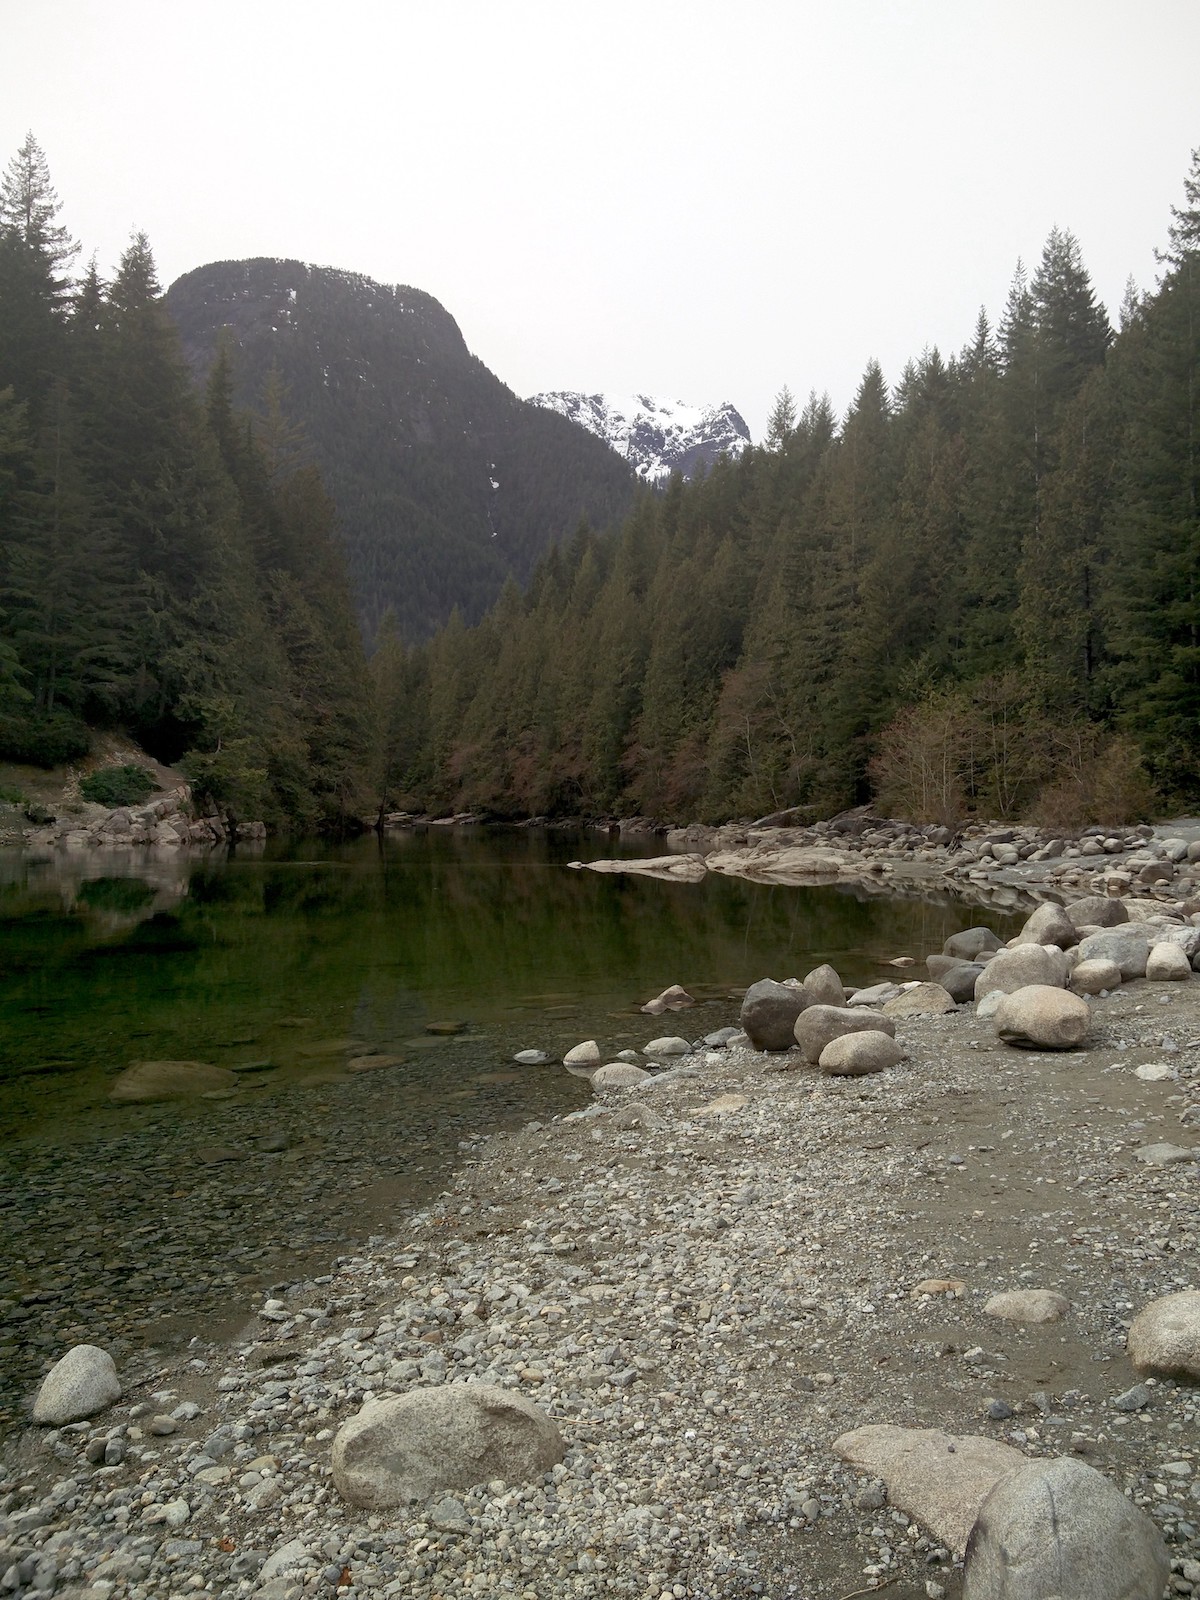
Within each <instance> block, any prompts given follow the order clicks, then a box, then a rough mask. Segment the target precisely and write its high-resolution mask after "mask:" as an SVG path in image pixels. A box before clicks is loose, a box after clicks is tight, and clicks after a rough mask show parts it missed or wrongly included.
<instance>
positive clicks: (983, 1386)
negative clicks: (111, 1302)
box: [0, 978, 1200, 1600]
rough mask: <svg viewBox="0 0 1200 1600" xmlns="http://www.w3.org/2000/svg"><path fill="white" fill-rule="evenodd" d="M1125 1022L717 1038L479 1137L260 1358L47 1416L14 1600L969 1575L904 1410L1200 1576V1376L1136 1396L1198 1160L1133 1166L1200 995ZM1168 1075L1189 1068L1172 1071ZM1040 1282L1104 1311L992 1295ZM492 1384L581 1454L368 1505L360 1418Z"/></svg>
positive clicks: (658, 1598)
mask: <svg viewBox="0 0 1200 1600" xmlns="http://www.w3.org/2000/svg"><path fill="white" fill-rule="evenodd" d="M1088 1004H1089V1007H1090V1008H1091V1010H1092V1014H1093V1027H1092V1031H1091V1034H1090V1036H1089V1043H1090V1048H1089V1049H1087V1050H1086V1051H1081V1052H1069V1053H1067V1052H1063V1053H1057V1054H1053V1055H1050V1054H1044V1055H1043V1054H1039V1053H1037V1052H1029V1051H1021V1052H1018V1051H1014V1050H1011V1049H1009V1048H1007V1047H1005V1046H1003V1045H1001V1044H998V1043H997V1042H996V1039H995V1035H994V1032H993V1030H992V1028H991V1027H990V1026H988V1025H987V1024H984V1023H980V1022H979V1021H977V1020H976V1018H975V1016H974V1014H973V1012H972V1011H971V1009H970V1008H969V1007H967V1008H963V1009H961V1010H959V1011H957V1012H956V1013H953V1014H951V1015H947V1016H932V1017H915V1018H899V1019H897V1037H898V1038H899V1040H900V1041H901V1043H902V1044H903V1046H904V1048H905V1050H906V1052H907V1058H906V1060H905V1061H903V1062H902V1063H900V1064H898V1065H897V1066H895V1067H892V1068H889V1069H888V1070H887V1071H885V1072H882V1073H879V1074H877V1075H874V1076H872V1077H869V1078H865V1079H838V1078H827V1077H825V1076H824V1075H823V1074H821V1073H819V1072H818V1071H817V1070H816V1069H815V1068H813V1067H811V1066H808V1065H805V1064H804V1063H802V1062H801V1060H800V1055H799V1052H798V1051H796V1052H788V1053H784V1054H771V1055H764V1054H759V1053H757V1052H754V1051H752V1050H749V1049H748V1048H745V1047H739V1046H738V1045H737V1044H733V1045H731V1046H727V1047H726V1048H720V1049H713V1048H708V1047H706V1046H704V1045H703V1044H701V1045H700V1047H699V1048H698V1049H696V1050H695V1051H694V1052H693V1054H691V1055H690V1056H688V1057H686V1058H683V1059H682V1060H681V1061H678V1062H676V1063H675V1064H673V1066H672V1067H671V1069H670V1070H668V1071H665V1072H662V1073H658V1074H656V1075H655V1076H654V1077H653V1078H651V1079H647V1080H646V1082H645V1083H643V1084H640V1085H637V1086H635V1087H632V1088H629V1089H622V1090H617V1091H614V1092H611V1093H608V1094H606V1095H605V1096H604V1098H603V1101H602V1102H599V1101H597V1102H596V1103H595V1104H588V1105H587V1106H586V1107H585V1108H584V1109H583V1110H581V1111H578V1112H574V1113H572V1114H570V1115H565V1116H564V1115H559V1116H554V1117H552V1118H549V1119H547V1120H546V1121H544V1122H542V1123H535V1124H532V1125H530V1126H529V1127H527V1128H525V1129H524V1130H522V1131H520V1132H518V1133H514V1134H503V1135H498V1136H495V1137H492V1138H489V1139H483V1138H477V1137H472V1138H470V1139H468V1140H465V1141H464V1146H463V1149H462V1152H461V1154H462V1160H461V1164H460V1166H459V1168H458V1171H457V1174H456V1176H455V1177H454V1179H453V1182H452V1184H451V1186H450V1188H448V1189H447V1190H446V1192H445V1193H444V1194H442V1195H441V1196H439V1197H438V1198H437V1199H436V1200H434V1201H433V1202H432V1203H430V1204H427V1205H426V1206H425V1207H424V1208H423V1209H420V1210H418V1211H416V1212H415V1213H413V1214H412V1215H411V1217H410V1218H409V1219H408V1221H407V1223H406V1225H405V1226H404V1228H403V1230H402V1232H401V1233H400V1234H399V1235H398V1236H394V1237H382V1236H378V1237H374V1238H372V1239H371V1241H370V1242H369V1244H368V1246H367V1248H365V1249H364V1250H361V1251H359V1252H357V1253H355V1254H352V1255H341V1256H339V1257H338V1258H337V1259H336V1261H334V1262H333V1263H331V1264H329V1265H330V1270H328V1271H322V1272H319V1273H316V1274H315V1275H312V1276H297V1277H296V1278H295V1279H294V1280H286V1279H285V1280H282V1281H279V1282H278V1283H276V1284H275V1285H274V1286H273V1288H272V1289H271V1290H270V1292H268V1293H264V1294H256V1296H255V1297H254V1299H253V1302H252V1303H251V1302H249V1301H247V1302H246V1303H245V1305H244V1310H245V1312H247V1313H253V1317H252V1321H251V1323H250V1324H249V1325H248V1326H247V1327H246V1328H245V1329H244V1330H243V1332H242V1334H241V1335H240V1336H239V1337H238V1338H237V1339H236V1340H235V1341H234V1342H233V1343H231V1344H228V1343H218V1342H209V1341H202V1340H199V1339H197V1340H195V1341H193V1343H192V1344H191V1345H190V1346H189V1347H188V1348H186V1349H185V1350H183V1351H182V1352H180V1353H179V1354H178V1355H177V1356H173V1357H170V1358H167V1359H163V1358H161V1357H144V1358H142V1362H141V1365H139V1363H138V1360H136V1359H134V1358H132V1357H131V1358H130V1360H129V1362H128V1364H125V1365H123V1366H122V1379H123V1381H124V1384H125V1394H124V1397H123V1399H122V1401H121V1402H120V1403H119V1404H117V1405H115V1406H114V1407H112V1409H111V1410H109V1411H108V1412H105V1413H103V1414H102V1415H101V1416H99V1417H96V1418H93V1419H92V1420H91V1421H89V1422H85V1423H79V1424H75V1425H71V1426H67V1427H64V1428H61V1429H49V1430H34V1429H32V1428H30V1429H27V1430H24V1431H21V1432H19V1433H17V1434H16V1435H15V1436H14V1437H13V1438H12V1439H11V1440H10V1441H9V1443H8V1445H7V1447H6V1449H5V1452H4V1455H3V1458H2V1461H3V1464H2V1466H0V1479H2V1481H0V1541H2V1542H0V1595H14V1596H16V1597H18V1600H35V1597H42V1596H51V1595H53V1596H58V1597H62V1596H72V1597H76V1600H80V1597H86V1600H101V1597H105V1600H182V1597H184V1596H186V1597H189V1600H196V1597H201V1596H211V1597H213V1600H217V1597H222V1600H224V1597H240V1596H258V1597H259V1600H293V1597H299V1596H310V1595H311V1596H332V1595H334V1594H337V1595H341V1596H345V1597H348V1600H356V1597H366V1596H371V1597H381V1600H382V1597H388V1600H391V1597H399V1596H403V1597H405V1600H434V1597H437V1596H440V1597H443V1600H445V1597H449V1596H460V1595H461V1596H467V1595H479V1596H482V1595H487V1596H492V1595H512V1596H519V1597H522V1600H548V1597H558V1596H564V1597H565V1596H601V1595H605V1596H608V1595H617V1596H631V1597H633V1596H636V1597H639V1600H663V1597H666V1596H671V1597H672V1600H690V1597H695V1600H734V1597H749V1596H752V1595H753V1596H766V1597H773V1600H784V1597H788V1596H790V1597H795V1600H829V1597H839V1596H843V1595H849V1594H851V1593H860V1594H861V1593H870V1592H872V1590H873V1589H875V1588H881V1587H886V1588H887V1590H888V1593H889V1595H890V1596H892V1597H893V1600H920V1597H926V1596H932V1597H936V1596H937V1595H945V1596H948V1597H953V1596H955V1595H957V1594H958V1592H959V1588H960V1573H959V1571H958V1570H957V1569H956V1567H955V1564H954V1562H953V1560H952V1559H951V1557H950V1556H949V1554H948V1552H947V1551H946V1550H945V1549H944V1548H942V1547H941V1546H940V1545H939V1544H938V1543H937V1541H936V1539H934V1538H932V1537H931V1536H930V1535H929V1534H927V1533H926V1532H925V1531H924V1530H923V1529H921V1528H920V1527H919V1526H918V1525H916V1524H915V1523H912V1522H911V1521H910V1520H909V1518H908V1517H907V1516H905V1515H903V1514H901V1513H899V1512H896V1511H895V1510H894V1509H892V1508H890V1507H889V1506H888V1504H887V1501H886V1497H885V1495H884V1493H883V1491H882V1489H881V1487H880V1485H879V1484H878V1483H875V1482H872V1481H870V1480H867V1479H864V1478H862V1477H860V1476H859V1475H858V1474H856V1473H855V1472H854V1471H853V1470H851V1469H850V1468H848V1467H846V1466H844V1465H843V1464H842V1463H841V1462H839V1461H838V1460H837V1459H836V1458H835V1457H834V1455H833V1453H832V1451H831V1449H830V1443H831V1441H832V1440H833V1439H834V1438H836V1437H837V1436H838V1435H839V1434H841V1433H844V1432H845V1431H847V1430H849V1429H852V1428H856V1427H860V1426H863V1425H866V1424H869V1423H898V1424H901V1425H905V1426H913V1427H939V1428H945V1429H947V1430H948V1431H951V1432H955V1433H977V1434H981V1435H984V1436H987V1437H989V1438H993V1439H996V1440H999V1441H1002V1442H1004V1443H1007V1444H1010V1445H1013V1446H1015V1447H1017V1448H1018V1449H1020V1450H1021V1451H1022V1452H1023V1453H1024V1454H1025V1455H1026V1456H1028V1457H1031V1458H1037V1457H1043V1456H1056V1455H1064V1454H1067V1455H1070V1454H1073V1455H1076V1456H1078V1457H1080V1458H1082V1459H1084V1460H1085V1461H1086V1462H1087V1463H1088V1464H1089V1465H1091V1466H1093V1467H1096V1468H1098V1469H1099V1470H1100V1471H1102V1472H1104V1473H1105V1474H1106V1475H1107V1476H1109V1477H1110V1478H1111V1479H1112V1480H1113V1481H1114V1482H1115V1484H1116V1485H1117V1487H1118V1488H1119V1489H1120V1490H1122V1491H1123V1492H1125V1493H1126V1494H1128V1495H1130V1496H1131V1497H1132V1499H1133V1500H1134V1502H1135V1503H1136V1504H1138V1505H1140V1506H1142V1507H1143V1508H1144V1509H1145V1510H1146V1511H1147V1512H1148V1513H1149V1514H1150V1515H1151V1516H1152V1517H1153V1518H1154V1520H1155V1521H1156V1523H1157V1524H1158V1526H1159V1527H1160V1529H1161V1530H1162V1532H1163V1534H1164V1537H1165V1538H1166V1539H1167V1541H1168V1545H1169V1548H1170V1550H1171V1554H1172V1557H1173V1577H1172V1590H1171V1592H1172V1593H1175V1594H1183V1595H1186V1594H1191V1593H1194V1592H1196V1591H1197V1589H1200V1536H1198V1527H1200V1450H1198V1449H1197V1446H1196V1443H1195V1441H1196V1437H1197V1435H1196V1424H1197V1420H1198V1417H1197V1410H1198V1407H1197V1394H1196V1391H1195V1389H1193V1388H1190V1387H1186V1386H1183V1385H1177V1384H1175V1383H1173V1382H1170V1381H1164V1380H1158V1381H1155V1380H1152V1379H1145V1380H1142V1381H1140V1382H1138V1381H1136V1378H1137V1375H1136V1374H1135V1373H1134V1371H1133V1369H1132V1367H1131V1365H1130V1364H1129V1362H1128V1359H1127V1357H1126V1356H1125V1353H1124V1340H1125V1333H1126V1330H1127V1328H1128V1325H1129V1322H1130V1320H1131V1319H1132V1317H1133V1316H1134V1314H1135V1313H1136V1312H1137V1311H1138V1310H1139V1309H1140V1308H1141V1307H1142V1306H1143V1305H1145V1304H1146V1303H1147V1301H1148V1300H1150V1299H1152V1298H1154V1297H1156V1296H1159V1295H1162V1294H1167V1293H1172V1292H1175V1291H1177V1290H1179V1289H1182V1288H1188V1287H1193V1286H1195V1279H1194V1266H1193V1263H1194V1261H1195V1251H1196V1244H1197V1235H1198V1234H1200V1215H1198V1208H1197V1198H1198V1196H1200V1164H1198V1163H1197V1161H1196V1160H1195V1159H1194V1158H1193V1159H1191V1160H1185V1161H1180V1162H1175V1163H1172V1164H1171V1165H1168V1166H1165V1167H1155V1166H1147V1165H1145V1164H1143V1163H1141V1162H1139V1161H1138V1160H1137V1159H1136V1158H1135V1157H1136V1151H1137V1150H1138V1148H1140V1147H1142V1146H1145V1145H1151V1144H1154V1143H1157V1142H1162V1141H1164V1140H1169V1141H1170V1142H1172V1143H1176V1144H1179V1145H1180V1146H1182V1147H1185V1148H1188V1149H1191V1148H1194V1146H1193V1141H1195V1140H1196V1137H1197V1134H1196V1130H1197V1126H1198V1124H1197V1120H1196V1119H1197V1116H1198V1115H1200V1112H1198V1111H1197V1105H1198V1104H1200V978H1195V979H1193V980H1192V981H1191V982H1189V983H1175V984H1170V985H1154V984H1148V983H1136V984H1132V985H1129V986H1126V987H1125V988H1123V989H1121V990H1119V991H1117V992H1116V993H1115V994H1113V995H1112V996H1109V997H1106V998H1102V999H1097V1000H1089V1002H1088ZM734 1009H735V1008H734V1007H733V1005H731V1007H730V1010H731V1012H732V1011H733V1010H734ZM729 1020H730V1021H732V1020H733V1017H732V1016H731V1017H730V1019H729ZM651 1025H652V1019H647V1032H648V1033H649V1028H650V1026H651ZM533 1042H534V1043H537V1041H533ZM1164 1058H1165V1059H1168V1060H1169V1061H1170V1063H1171V1065H1172V1067H1173V1068H1174V1069H1175V1072H1176V1075H1175V1076H1174V1077H1171V1078H1168V1079H1165V1080H1162V1081H1147V1080H1145V1079H1141V1078H1139V1077H1138V1076H1137V1075H1136V1070H1135V1069H1136V1067H1137V1066H1138V1065H1140V1064H1145V1063H1146V1062H1152V1061H1158V1060H1162V1059H1164ZM559 1070H561V1069H559ZM651 1086H652V1092H650V1091H651ZM714 1102H719V1104H717V1105H714ZM337 1198H338V1199H339V1200H340V1201H341V1202H342V1203H343V1204H344V1205H345V1206H347V1207H353V1205H354V1191H353V1190H352V1189H351V1190H348V1191H347V1192H344V1193H342V1194H340V1195H339V1196H337ZM155 1252H156V1242H155V1241H154V1240H153V1239H147V1240H146V1241H145V1242H144V1245H143V1253H144V1255H145V1257H146V1259H147V1261H148V1262H150V1263H153V1261H154V1258H155ZM918 1284H921V1285H922V1286H923V1287H922V1289H921V1290H920V1291H918V1290H917V1289H916V1286H917V1285H918ZM939 1284H944V1287H941V1288H939V1287H938V1285H939ZM184 1287H185V1286H181V1292H182V1289H183V1288H184ZM1018 1289H1045V1290H1051V1291H1054V1292H1056V1293H1059V1294H1061V1295H1063V1296H1064V1297H1065V1298H1066V1299H1067V1300H1068V1301H1069V1303H1070V1309H1069V1311H1068V1312H1067V1314H1066V1316H1065V1317H1064V1319H1063V1320H1062V1321H1060V1322H1054V1323H1049V1324H1044V1325H1028V1326H1026V1325H1018V1324H1009V1323H1001V1322H998V1321H996V1320H995V1319H993V1318H990V1317H987V1316H985V1314H984V1306H985V1304H986V1302H987V1300H988V1299H989V1298H990V1297H991V1296H992V1295H993V1294H996V1293H1000V1292H1004V1291H1009V1290H1018ZM34 1309H35V1314H36V1312H37V1308H36V1306H35V1308H34ZM76 1311H77V1320H78V1323H79V1325H80V1327H81V1328H82V1329H84V1330H87V1329H88V1325H89V1318H88V1308H87V1306H86V1305H82V1306H78V1307H77V1308H76ZM62 1348H63V1346H62V1344H61V1341H60V1342H58V1343H56V1344H55V1346H54V1348H52V1349H49V1350H48V1351H47V1361H48V1360H49V1359H51V1358H52V1357H54V1356H57V1355H58V1354H61V1353H62ZM459 1381H481V1382H488V1383H496V1384H500V1385H503V1386H506V1387H509V1388H513V1389H516V1390H519V1391H520V1392H521V1393H522V1394H524V1395H525V1396H527V1397H528V1398H529V1399H531V1400H532V1401H534V1402H535V1403H536V1404H537V1405H539V1406H541V1407H542V1408H543V1409H544V1410H545V1411H546V1412H547V1413H549V1415H550V1416H552V1417H553V1418H554V1419H555V1421H556V1423H557V1425H558V1427H559V1428H560V1429H561V1431H562V1433H563V1435H564V1437H565V1438H566V1440H567V1445H568V1449H567V1455H566V1458H565V1460H564V1461H563V1463H562V1464H561V1465H559V1466H556V1467H555V1468H554V1469H553V1470H552V1471H550V1472H548V1473H546V1474H545V1476H544V1477H543V1478H541V1479H539V1480H538V1481H537V1482H534V1483H526V1484H506V1483H500V1482H492V1483H489V1484H484V1485H478V1486H474V1487H471V1488H464V1489H463V1490H462V1491H461V1492H457V1493H453V1494H449V1495H440V1496H439V1497H438V1498H437V1500H436V1501H435V1502H434V1503H431V1504H429V1505H427V1506H423V1507H416V1508H414V1509H413V1510H411V1511H408V1510H399V1511H388V1512H376V1513H372V1514H370V1515H367V1514H364V1513H363V1512H361V1511H358V1510H355V1509H354V1508H352V1507H349V1506H346V1505H345V1504H343V1503H342V1502H341V1501H340V1500H339V1499H338V1498H337V1496H336V1494H335V1492H334V1491H333V1488H332V1484H331V1480H330V1469H329V1455H330V1444H331V1441H332V1438H333V1435H334V1433H335V1431H336V1429H337V1428H338V1426H339V1425H340V1424H341V1423H342V1422H343V1421H344V1420H346V1419H347V1418H348V1417H350V1416H352V1415H354V1414H355V1412H356V1411H357V1410H358V1408H359V1407H360V1406H361V1405H362V1403H363V1402H364V1401H365V1400H368V1399H370V1398H372V1397H375V1396H382V1395H385V1394H392V1393H401V1392H404V1391H405V1390H406V1389H408V1388H410V1387H412V1386H414V1385H415V1386H430V1385H436V1384H441V1383H446V1382H459ZM31 1397H32V1396H31V1395H30V1398H31ZM172 1424H173V1429H172V1426H171V1425H172Z"/></svg>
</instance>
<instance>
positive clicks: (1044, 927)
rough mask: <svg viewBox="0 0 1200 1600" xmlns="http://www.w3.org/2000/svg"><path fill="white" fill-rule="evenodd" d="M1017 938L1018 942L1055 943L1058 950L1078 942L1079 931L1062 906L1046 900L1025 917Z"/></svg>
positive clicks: (1066, 948)
mask: <svg viewBox="0 0 1200 1600" xmlns="http://www.w3.org/2000/svg"><path fill="white" fill-rule="evenodd" d="M1017 940H1018V942H1019V943H1020V944H1055V945H1057V946H1058V947H1059V949H1060V950H1069V949H1070V948H1071V946H1072V945H1073V944H1078V943H1079V932H1078V930H1077V928H1076V927H1075V924H1074V923H1073V922H1072V921H1071V919H1070V917H1069V916H1068V915H1067V913H1066V911H1065V910H1064V909H1063V907H1062V906H1057V905H1054V904H1053V902H1051V901H1047V902H1046V903H1045V905H1040V906H1038V908H1037V910H1036V911H1034V912H1032V913H1031V914H1030V915H1029V917H1028V918H1026V921H1025V926H1024V927H1023V928H1022V929H1021V931H1020V933H1019V934H1018V935H1017Z"/></svg>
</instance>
